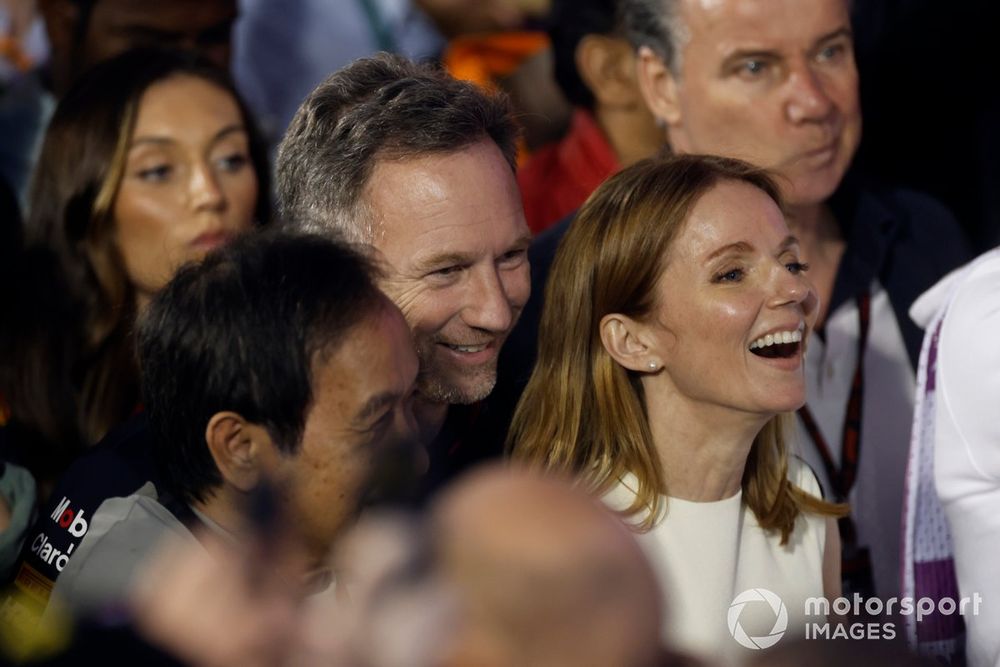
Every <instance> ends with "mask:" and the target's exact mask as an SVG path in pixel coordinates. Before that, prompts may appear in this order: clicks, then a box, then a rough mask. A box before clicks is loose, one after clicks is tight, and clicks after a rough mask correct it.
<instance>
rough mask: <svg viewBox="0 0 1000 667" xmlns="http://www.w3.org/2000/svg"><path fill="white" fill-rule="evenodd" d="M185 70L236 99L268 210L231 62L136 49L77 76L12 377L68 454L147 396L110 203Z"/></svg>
mask: <svg viewBox="0 0 1000 667" xmlns="http://www.w3.org/2000/svg"><path fill="white" fill-rule="evenodd" d="M177 75H185V76H194V77H198V78H200V79H203V80H205V81H208V82H210V83H212V84H214V85H216V86H218V87H219V88H221V89H222V90H224V91H226V92H228V93H229V94H230V95H231V96H232V97H233V99H234V100H235V102H236V104H237V106H238V107H239V110H240V114H241V116H242V120H243V123H244V126H245V127H246V130H247V133H248V135H249V138H250V159H251V162H252V165H253V168H254V170H255V172H256V176H257V180H258V192H259V194H258V201H257V205H256V209H255V215H256V220H257V222H258V223H264V222H266V221H267V220H268V219H269V217H270V205H269V201H268V196H267V193H268V191H269V170H268V167H267V158H266V147H265V146H264V144H263V142H262V140H261V139H260V135H259V133H258V132H257V130H256V126H255V124H254V122H253V119H252V117H251V115H250V112H249V110H248V109H247V107H246V106H245V104H244V103H243V101H242V100H241V98H240V97H239V95H238V93H237V91H236V89H235V86H234V85H233V83H232V82H231V80H230V78H229V75H228V74H227V73H226V72H225V71H223V70H220V69H218V68H217V67H216V66H214V65H213V64H211V63H210V62H209V61H207V60H205V59H204V58H202V57H200V56H198V55H196V54H191V53H182V52H174V51H165V50H159V49H136V50H133V51H129V52H126V53H124V54H122V55H120V56H117V57H115V58H112V59H110V60H108V61H106V62H104V63H101V64H99V65H97V66H96V67H94V68H93V69H91V70H89V71H88V72H87V73H85V74H84V75H83V76H82V77H81V78H80V79H79V80H78V81H77V82H76V84H74V86H73V87H72V88H71V89H70V90H69V91H68V93H67V94H66V96H65V97H64V98H63V99H62V100H61V101H60V102H59V105H58V106H57V108H56V111H55V114H54V115H53V117H52V120H51V122H50V124H49V127H48V130H47V131H46V134H45V139H44V142H43V145H42V150H41V154H40V156H39V160H38V164H37V167H36V170H35V173H34V177H33V181H32V189H31V194H30V199H29V207H28V210H29V213H28V216H27V225H26V230H27V235H28V239H27V240H28V243H29V249H28V257H29V258H33V259H32V261H31V262H30V263H29V262H28V261H27V259H28V258H26V261H25V264H24V272H23V273H22V282H23V284H24V287H25V292H24V293H23V294H21V295H19V298H18V301H19V302H20V308H19V309H18V312H17V313H16V315H15V318H16V319H15V321H16V326H17V329H18V333H17V334H16V335H15V336H13V340H14V341H15V342H14V344H13V348H12V353H13V354H14V358H13V359H12V365H13V368H12V369H11V372H9V373H7V374H5V377H6V381H5V385H6V386H5V387H3V389H4V393H5V395H6V396H7V399H8V401H9V403H10V410H11V421H12V423H13V425H14V426H15V428H16V429H17V430H18V431H19V432H20V433H21V434H22V435H23V436H25V437H27V438H31V437H34V438H36V439H40V440H41V441H42V442H45V443H47V445H46V446H47V447H53V448H54V451H58V452H62V454H64V455H65V456H71V455H72V453H73V452H75V451H78V450H79V447H81V446H84V445H87V444H91V443H93V442H95V441H96V440H98V439H100V438H101V437H102V436H103V435H104V434H105V433H106V432H107V431H108V430H109V429H110V428H111V427H112V426H114V425H115V424H116V423H118V422H119V421H122V420H123V419H124V418H126V417H128V416H129V414H130V413H131V412H132V411H133V410H134V409H135V407H136V405H137V403H138V397H139V391H138V377H137V369H136V362H135V354H134V346H133V341H132V327H133V323H134V320H135V302H136V297H135V290H134V287H133V285H132V284H131V282H130V280H129V278H128V275H127V273H126V271H125V267H124V263H123V260H122V257H121V255H120V252H119V250H118V247H117V244H116V242H115V234H114V219H113V215H112V211H113V208H114V201H115V197H116V196H117V193H118V188H119V185H120V183H121V178H122V173H123V171H124V165H125V157H126V155H127V152H128V148H129V142H130V139H131V135H132V131H133V128H134V125H135V120H136V116H137V113H138V108H139V104H140V101H141V99H142V96H143V94H144V93H145V92H146V90H147V89H149V88H150V87H151V86H152V85H154V84H156V83H158V82H160V81H163V80H165V79H168V78H170V77H173V76H177ZM50 453H52V452H50ZM65 456H63V457H62V458H65ZM56 458H60V456H56ZM63 463H65V462H63ZM51 464H52V466H54V467H55V468H56V469H58V467H59V465H58V464H57V463H56V462H54V461H53V462H51Z"/></svg>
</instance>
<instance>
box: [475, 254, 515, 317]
mask: <svg viewBox="0 0 1000 667" xmlns="http://www.w3.org/2000/svg"><path fill="white" fill-rule="evenodd" d="M465 298H466V304H465V308H464V309H463V312H462V319H463V320H464V321H465V323H466V324H467V325H469V326H470V327H474V328H476V329H483V330H485V331H493V332H505V331H507V330H509V329H510V327H511V325H512V324H513V322H514V313H513V310H512V308H511V305H510V298H509V296H508V295H507V292H506V290H505V288H504V284H503V281H502V280H501V279H500V275H499V272H498V270H497V267H496V266H493V265H490V266H484V267H480V268H479V269H478V270H476V271H475V272H474V274H473V275H472V276H470V286H469V290H468V293H467V294H466V296H465Z"/></svg>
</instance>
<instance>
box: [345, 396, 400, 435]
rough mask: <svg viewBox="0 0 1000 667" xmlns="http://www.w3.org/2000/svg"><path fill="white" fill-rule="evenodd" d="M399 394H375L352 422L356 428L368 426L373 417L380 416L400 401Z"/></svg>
mask: <svg viewBox="0 0 1000 667" xmlns="http://www.w3.org/2000/svg"><path fill="white" fill-rule="evenodd" d="M399 396H400V395H399V394H398V393H395V392H391V391H384V392H382V393H380V394H375V395H374V396H372V397H371V398H369V399H368V400H367V401H365V404H364V405H362V406H361V409H360V410H358V412H357V414H356V415H354V419H352V420H351V421H352V422H353V423H354V425H355V426H367V425H368V422H369V421H370V420H371V418H372V417H373V416H375V415H376V414H378V413H379V412H380V411H381V410H382V409H383V408H385V406H387V405H392V404H393V403H395V402H396V401H398V400H399Z"/></svg>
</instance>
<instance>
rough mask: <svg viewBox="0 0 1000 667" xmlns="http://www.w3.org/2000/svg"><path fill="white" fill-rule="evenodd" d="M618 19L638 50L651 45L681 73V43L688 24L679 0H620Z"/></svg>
mask: <svg viewBox="0 0 1000 667" xmlns="http://www.w3.org/2000/svg"><path fill="white" fill-rule="evenodd" d="M620 1H621V4H620V5H619V6H618V13H619V23H620V25H621V26H622V28H623V30H624V31H625V37H626V39H628V41H629V43H630V44H631V45H632V48H634V49H635V50H636V51H638V50H639V48H640V47H643V46H648V47H649V48H650V49H652V51H653V53H655V54H656V55H658V56H659V57H660V59H661V60H663V63H664V64H665V65H666V66H667V67H669V68H670V70H671V71H672V72H673V73H674V74H679V73H680V63H681V47H682V46H684V43H685V42H687V40H688V37H689V34H688V30H687V26H686V25H685V24H684V21H683V19H681V16H680V0H620Z"/></svg>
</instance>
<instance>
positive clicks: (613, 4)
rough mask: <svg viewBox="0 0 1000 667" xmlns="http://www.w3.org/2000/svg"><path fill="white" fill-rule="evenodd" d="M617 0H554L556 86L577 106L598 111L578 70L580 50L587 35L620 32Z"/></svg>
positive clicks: (550, 20)
mask: <svg viewBox="0 0 1000 667" xmlns="http://www.w3.org/2000/svg"><path fill="white" fill-rule="evenodd" d="M617 5H618V3H617V1H616V0H553V1H552V8H551V9H550V10H549V17H548V21H547V23H548V26H549V27H548V32H549V39H551V40H552V54H553V60H554V69H555V77H556V83H558V84H559V88H560V89H561V90H562V92H563V94H564V95H565V96H566V99H567V100H569V101H570V103H571V104H573V106H577V107H583V108H585V109H593V108H594V95H593V93H591V92H590V88H588V87H587V84H586V83H584V82H583V79H581V78H580V73H579V72H578V71H577V69H576V47H577V46H579V44H580V41H581V40H582V39H583V38H584V37H585V36H587V35H594V34H596V35H613V34H616V33H617V26H618V21H617Z"/></svg>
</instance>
